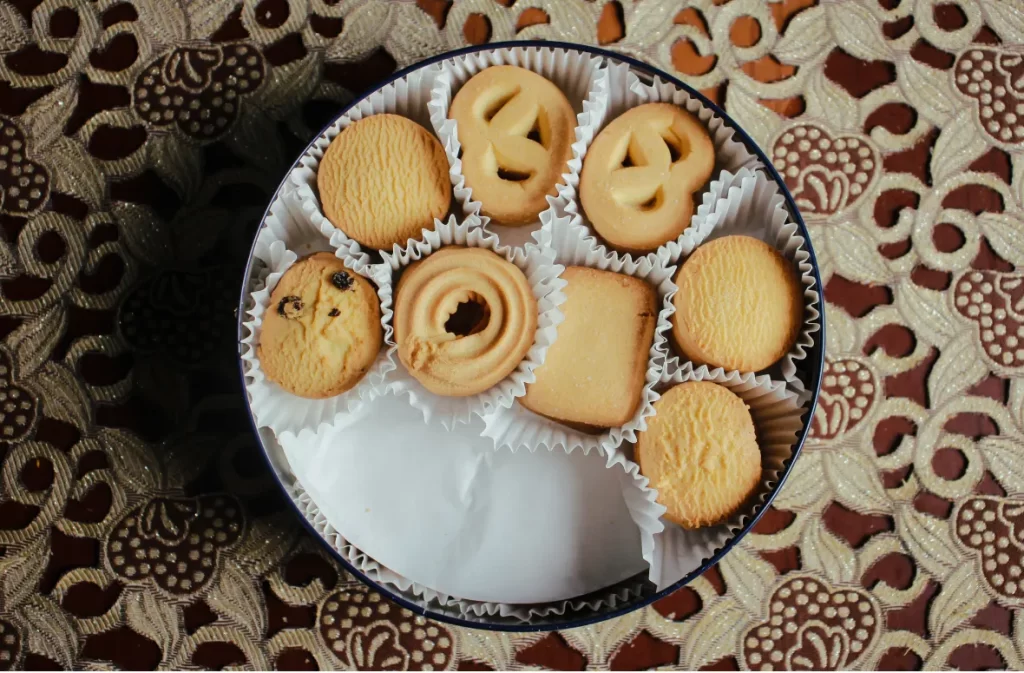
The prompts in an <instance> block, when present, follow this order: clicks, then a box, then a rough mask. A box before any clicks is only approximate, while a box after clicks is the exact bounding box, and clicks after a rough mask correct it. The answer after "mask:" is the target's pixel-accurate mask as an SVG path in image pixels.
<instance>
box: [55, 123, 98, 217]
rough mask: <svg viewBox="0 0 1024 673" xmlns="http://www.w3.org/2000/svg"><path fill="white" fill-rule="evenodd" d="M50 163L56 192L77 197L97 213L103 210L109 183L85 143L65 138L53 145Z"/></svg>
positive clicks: (60, 138) (62, 137)
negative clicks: (84, 145)
mask: <svg viewBox="0 0 1024 673" xmlns="http://www.w3.org/2000/svg"><path fill="white" fill-rule="evenodd" d="M48 159H49V162H50V167H51V168H52V171H51V173H50V175H51V182H52V184H53V188H54V189H55V190H57V191H61V192H65V193H68V194H72V195H74V196H77V197H79V198H80V199H82V200H83V201H85V202H86V203H88V204H89V205H90V206H92V207H93V208H95V209H96V210H100V209H101V207H102V205H103V203H104V200H105V194H106V190H107V181H106V178H105V177H104V176H103V173H102V171H100V169H99V168H98V167H97V166H96V160H95V159H93V157H92V155H91V154H89V152H88V151H86V149H85V147H83V146H82V144H81V143H79V142H78V141H76V140H74V139H72V138H68V137H65V136H61V137H59V138H57V139H56V140H55V141H54V142H53V144H52V145H51V149H50V152H49V154H48Z"/></svg>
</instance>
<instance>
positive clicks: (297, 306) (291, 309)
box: [277, 294, 303, 318]
mask: <svg viewBox="0 0 1024 673" xmlns="http://www.w3.org/2000/svg"><path fill="white" fill-rule="evenodd" d="M302 307H303V304H302V297H296V296H295V295H293V294H292V295H288V296H287V297H285V298H284V299H282V300H281V301H280V303H278V305H277V312H278V313H279V314H280V315H283V316H284V317H285V318H298V317H299V314H301V313H302Z"/></svg>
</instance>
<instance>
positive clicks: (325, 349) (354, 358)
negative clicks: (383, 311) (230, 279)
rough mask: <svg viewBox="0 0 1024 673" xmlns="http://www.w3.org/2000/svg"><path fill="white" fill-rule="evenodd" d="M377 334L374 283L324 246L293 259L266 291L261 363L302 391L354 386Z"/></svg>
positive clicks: (325, 392)
mask: <svg viewBox="0 0 1024 673" xmlns="http://www.w3.org/2000/svg"><path fill="white" fill-rule="evenodd" d="M382 341H383V330H382V328H381V323H380V303H379V302H378V300H377V291H376V289H375V288H374V287H373V285H372V284H371V283H370V282H369V281H367V280H366V279H365V278H363V277H362V276H360V275H359V274H356V273H352V272H351V271H349V270H348V269H346V268H345V264H344V263H343V262H342V261H341V260H340V259H338V258H337V257H335V256H334V255H333V254H331V253H329V252H318V253H316V254H315V255H311V256H309V257H306V258H304V259H301V260H299V261H298V262H296V263H295V264H293V265H292V266H291V267H290V268H289V269H288V270H287V271H285V273H284V275H283V276H282V277H281V280H280V281H279V282H278V284H277V287H275V288H274V291H273V293H271V295H270V306H268V307H267V311H266V313H265V314H264V316H263V328H262V330H261V332H260V344H259V358H260V367H261V368H262V369H263V372H264V373H265V374H266V376H267V378H268V379H270V380H271V381H273V382H275V383H277V384H278V385H279V386H281V387H282V388H284V389H285V390H287V391H288V392H290V393H292V394H294V395H298V396H300V397H307V398H314V399H315V398H324V397H333V396H335V395H340V394H341V393H343V392H345V391H346V390H349V389H351V388H352V387H353V386H355V385H356V384H357V383H358V382H359V381H360V379H362V378H363V376H365V375H366V372H367V371H368V370H369V369H370V366H371V365H372V364H373V361H374V360H375V359H376V358H377V353H378V352H379V351H380V347H381V342H382Z"/></svg>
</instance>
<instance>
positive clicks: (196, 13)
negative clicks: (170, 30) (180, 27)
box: [184, 0, 236, 40]
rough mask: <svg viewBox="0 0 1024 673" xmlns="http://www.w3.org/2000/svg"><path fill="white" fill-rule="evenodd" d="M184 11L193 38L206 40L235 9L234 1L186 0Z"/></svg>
mask: <svg viewBox="0 0 1024 673" xmlns="http://www.w3.org/2000/svg"><path fill="white" fill-rule="evenodd" d="M184 4H185V12H186V13H187V14H188V25H189V29H190V31H189V32H190V33H191V35H192V37H193V38H194V39H197V40H206V39H209V37H210V36H211V35H213V34H214V33H215V32H217V29H218V28H220V27H221V26H222V25H224V22H225V21H226V20H227V19H228V17H229V16H231V13H232V12H233V11H234V9H235V6H236V5H235V3H234V2H230V1H229V2H225V1H224V0H187V2H186V3H184Z"/></svg>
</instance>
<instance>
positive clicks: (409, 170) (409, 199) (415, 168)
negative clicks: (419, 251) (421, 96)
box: [316, 114, 452, 250]
mask: <svg viewBox="0 0 1024 673" xmlns="http://www.w3.org/2000/svg"><path fill="white" fill-rule="evenodd" d="M316 183H317V189H318V190H319V191H320V202H321V203H322V204H323V207H324V215H326V216H327V219H328V220H330V221H331V224H333V225H334V226H335V227H337V228H338V229H341V230H342V231H343V232H345V235H347V236H348V237H349V238H351V239H354V240H355V241H358V242H359V243H360V244H362V245H365V246H368V247H370V248H376V249H378V250H388V249H390V248H391V247H392V246H393V245H396V244H397V245H405V244H406V242H407V241H408V240H409V239H410V238H419V237H420V233H421V232H422V231H423V229H433V227H434V219H435V218H443V217H444V216H445V214H447V213H448V208H449V206H450V205H451V199H452V190H451V181H450V179H449V177H448V159H447V157H445V153H444V148H443V147H441V143H440V142H439V141H438V140H437V138H435V137H434V135H433V134H431V133H430V132H429V131H427V130H426V129H425V128H423V127H422V126H420V125H419V124H417V123H416V122H414V121H412V120H411V119H406V118H405V117H400V116H399V115H393V114H377V115H372V116H370V117H366V118H364V119H360V120H359V121H357V122H355V123H354V124H352V125H350V126H348V127H347V128H346V129H345V130H343V131H342V132H341V133H339V134H338V135H337V136H336V137H335V138H334V140H332V141H331V144H330V145H329V146H328V147H327V151H326V152H324V157H323V159H321V160H320V167H319V168H318V169H317V175H316Z"/></svg>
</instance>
